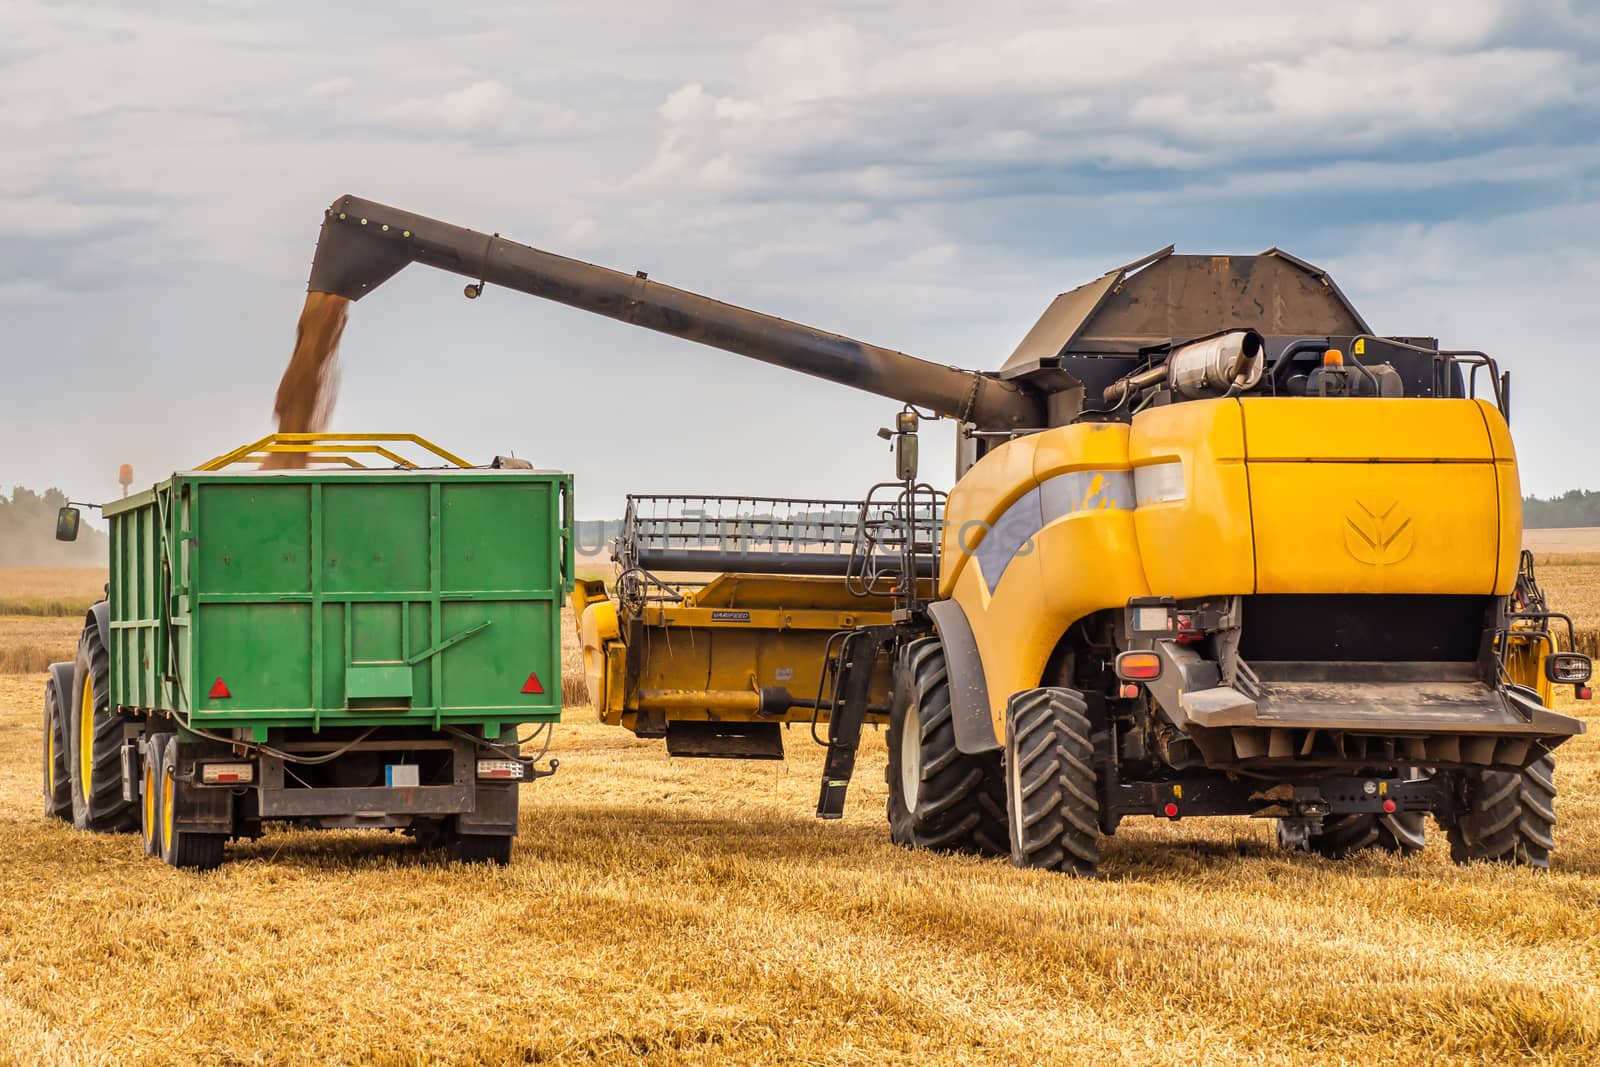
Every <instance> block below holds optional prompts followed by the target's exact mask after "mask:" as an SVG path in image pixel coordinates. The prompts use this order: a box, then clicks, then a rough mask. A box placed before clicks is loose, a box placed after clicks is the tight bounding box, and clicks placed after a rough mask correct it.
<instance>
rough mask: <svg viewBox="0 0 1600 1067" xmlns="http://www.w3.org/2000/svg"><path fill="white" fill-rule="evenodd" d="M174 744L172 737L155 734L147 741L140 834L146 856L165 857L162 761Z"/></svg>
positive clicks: (140, 798)
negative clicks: (162, 839)
mask: <svg viewBox="0 0 1600 1067" xmlns="http://www.w3.org/2000/svg"><path fill="white" fill-rule="evenodd" d="M171 743H172V735H171V734H152V735H151V736H150V737H149V738H148V739H147V740H146V741H145V747H144V767H143V769H142V770H141V772H140V774H139V832H140V834H141V836H143V838H144V854H145V855H146V856H160V855H161V824H162V822H163V819H164V816H163V813H162V807H161V759H162V755H163V754H164V753H165V752H166V750H167V746H168V745H169V744H171Z"/></svg>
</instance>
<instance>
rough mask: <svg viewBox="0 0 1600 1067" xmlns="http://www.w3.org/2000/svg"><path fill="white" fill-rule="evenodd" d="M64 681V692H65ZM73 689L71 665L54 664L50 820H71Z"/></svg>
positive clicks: (47, 736) (48, 731)
mask: <svg viewBox="0 0 1600 1067" xmlns="http://www.w3.org/2000/svg"><path fill="white" fill-rule="evenodd" d="M63 682H65V691H64V692H63ZM71 692H72V664H70V663H52V664H51V665H50V680H49V681H47V682H45V683H44V735H43V737H42V738H41V739H40V748H41V749H42V750H43V753H44V759H43V763H44V814H45V818H47V819H61V820H62V821H64V822H71V821H72V772H71V771H70V770H69V769H68V767H67V750H68V745H67V734H66V730H67V721H66V703H67V699H68V695H70V693H71Z"/></svg>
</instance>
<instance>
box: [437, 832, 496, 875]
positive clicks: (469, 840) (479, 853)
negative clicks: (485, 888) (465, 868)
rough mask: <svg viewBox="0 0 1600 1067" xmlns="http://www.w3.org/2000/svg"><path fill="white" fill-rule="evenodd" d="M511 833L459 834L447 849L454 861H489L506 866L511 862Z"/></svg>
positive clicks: (452, 839)
mask: <svg viewBox="0 0 1600 1067" xmlns="http://www.w3.org/2000/svg"><path fill="white" fill-rule="evenodd" d="M511 839H512V835H511V834H457V835H456V836H455V837H453V838H451V840H450V843H449V845H447V846H446V850H447V852H448V854H449V856H450V861H451V862H452V863H489V864H493V865H494V866H496V867H504V866H506V864H508V863H510V862H511Z"/></svg>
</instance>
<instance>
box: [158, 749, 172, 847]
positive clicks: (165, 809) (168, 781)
mask: <svg viewBox="0 0 1600 1067" xmlns="http://www.w3.org/2000/svg"><path fill="white" fill-rule="evenodd" d="M172 792H173V785H172V770H171V769H170V768H167V769H166V770H165V772H164V773H163V774H162V775H161V851H162V853H163V854H165V855H168V856H170V855H172V809H173V807H174V805H173V803H172Z"/></svg>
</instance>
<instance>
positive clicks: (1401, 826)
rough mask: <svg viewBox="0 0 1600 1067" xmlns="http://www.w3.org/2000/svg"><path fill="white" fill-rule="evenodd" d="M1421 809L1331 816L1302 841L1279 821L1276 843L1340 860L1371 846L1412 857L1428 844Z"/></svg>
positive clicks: (1382, 850) (1280, 845) (1424, 816)
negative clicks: (1386, 813)
mask: <svg viewBox="0 0 1600 1067" xmlns="http://www.w3.org/2000/svg"><path fill="white" fill-rule="evenodd" d="M1426 818H1427V816H1426V815H1425V814H1424V813H1423V812H1417V811H1403V812H1395V813H1394V814H1393V815H1362V814H1355V815H1330V816H1328V817H1326V818H1325V819H1323V820H1322V830H1321V831H1320V832H1318V833H1313V834H1311V835H1309V836H1308V837H1305V838H1303V839H1301V840H1298V841H1295V840H1292V839H1291V838H1290V837H1289V836H1287V835H1286V834H1285V833H1284V826H1283V820H1281V819H1280V820H1279V821H1278V845H1279V847H1282V848H1291V849H1296V850H1300V851H1305V852H1315V853H1316V854H1317V855H1319V856H1324V857H1326V858H1328V859H1330V860H1342V859H1345V858H1346V857H1348V856H1351V855H1354V854H1355V853H1357V852H1360V851H1362V850H1363V849H1369V848H1374V849H1378V850H1379V851H1381V852H1393V853H1396V854H1398V855H1402V856H1414V855H1416V854H1417V853H1418V852H1421V851H1422V848H1423V846H1424V845H1425V844H1426V843H1427V832H1426V830H1425V828H1424V820H1425V819H1426Z"/></svg>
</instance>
